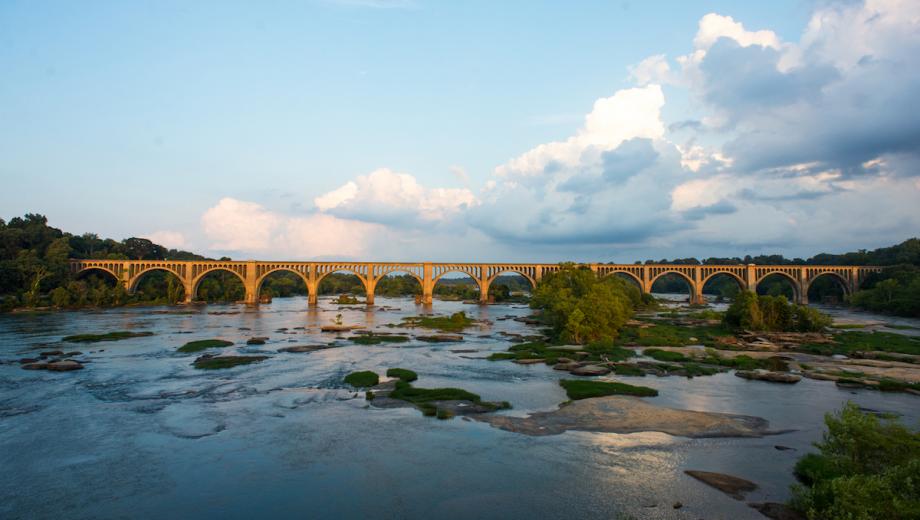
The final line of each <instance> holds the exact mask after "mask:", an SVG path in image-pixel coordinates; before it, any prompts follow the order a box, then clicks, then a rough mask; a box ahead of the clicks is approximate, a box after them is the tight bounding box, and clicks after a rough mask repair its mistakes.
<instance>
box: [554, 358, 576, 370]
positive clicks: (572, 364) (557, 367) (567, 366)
mask: <svg viewBox="0 0 920 520" xmlns="http://www.w3.org/2000/svg"><path fill="white" fill-rule="evenodd" d="M579 366H580V364H579V363H576V362H575V361H570V362H568V363H556V364H555V365H553V370H564V371H566V372H570V371H572V370H575V369H576V368H578V367H579Z"/></svg>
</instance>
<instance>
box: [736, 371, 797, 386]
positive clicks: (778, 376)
mask: <svg viewBox="0 0 920 520" xmlns="http://www.w3.org/2000/svg"><path fill="white" fill-rule="evenodd" d="M735 375H736V376H738V377H742V378H744V379H755V380H757V381H769V382H771V383H786V384H794V383H798V382H799V381H801V379H802V376H799V375H796V374H789V373H787V372H770V371H769V370H736V371H735Z"/></svg>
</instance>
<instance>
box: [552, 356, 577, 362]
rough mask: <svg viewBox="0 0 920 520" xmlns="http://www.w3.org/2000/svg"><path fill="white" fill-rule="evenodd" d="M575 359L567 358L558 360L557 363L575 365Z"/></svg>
mask: <svg viewBox="0 0 920 520" xmlns="http://www.w3.org/2000/svg"><path fill="white" fill-rule="evenodd" d="M574 362H575V360H574V359H569V358H567V357H561V358H556V363H574Z"/></svg>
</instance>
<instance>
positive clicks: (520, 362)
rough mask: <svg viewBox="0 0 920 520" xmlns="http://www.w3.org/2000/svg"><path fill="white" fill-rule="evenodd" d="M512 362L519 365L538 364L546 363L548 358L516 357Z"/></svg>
mask: <svg viewBox="0 0 920 520" xmlns="http://www.w3.org/2000/svg"><path fill="white" fill-rule="evenodd" d="M512 362H513V363H517V364H518V365H536V364H538V363H545V362H546V360H545V359H543V358H539V359H515V360H514V361H512Z"/></svg>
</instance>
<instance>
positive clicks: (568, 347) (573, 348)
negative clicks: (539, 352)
mask: <svg viewBox="0 0 920 520" xmlns="http://www.w3.org/2000/svg"><path fill="white" fill-rule="evenodd" d="M583 348H584V346H582V345H557V346H555V347H546V350H569V351H572V352H577V351H579V350H582V349H583Z"/></svg>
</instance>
